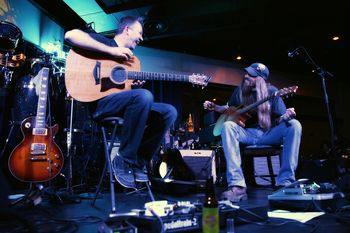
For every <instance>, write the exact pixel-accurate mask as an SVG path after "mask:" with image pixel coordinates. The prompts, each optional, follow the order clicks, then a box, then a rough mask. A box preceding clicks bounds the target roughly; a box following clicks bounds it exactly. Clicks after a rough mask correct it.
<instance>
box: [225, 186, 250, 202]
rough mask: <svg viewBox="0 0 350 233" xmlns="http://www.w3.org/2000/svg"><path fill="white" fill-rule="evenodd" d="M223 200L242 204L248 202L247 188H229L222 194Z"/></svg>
mask: <svg viewBox="0 0 350 233" xmlns="http://www.w3.org/2000/svg"><path fill="white" fill-rule="evenodd" d="M221 199H222V200H229V201H231V202H240V201H243V200H247V199H248V196H247V188H245V187H240V186H232V187H229V188H228V189H227V190H226V191H225V192H223V193H222V194H221Z"/></svg>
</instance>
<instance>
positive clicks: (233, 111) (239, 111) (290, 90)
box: [213, 86, 298, 136]
mask: <svg viewBox="0 0 350 233" xmlns="http://www.w3.org/2000/svg"><path fill="white" fill-rule="evenodd" d="M297 90H298V86H291V87H286V88H282V89H280V90H278V91H276V92H275V93H273V94H272V95H270V96H267V97H266V98H264V99H262V100H259V101H257V102H255V103H253V104H250V105H248V106H245V107H238V108H236V107H233V106H231V107H229V108H228V109H226V110H225V111H224V112H223V113H222V114H221V115H220V117H219V119H218V120H217V121H216V123H215V126H214V129H213V135H214V136H219V135H220V134H221V129H222V125H223V124H224V122H226V121H233V122H236V123H237V124H238V125H240V126H242V127H245V122H246V121H247V120H248V119H249V118H250V117H251V116H250V114H249V112H250V111H251V110H252V109H254V108H256V107H257V106H259V105H260V104H262V103H264V102H266V101H268V100H270V99H272V98H274V97H276V96H280V97H286V96H289V95H292V94H294V93H295V92H296V91H297Z"/></svg>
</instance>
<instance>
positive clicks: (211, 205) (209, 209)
mask: <svg viewBox="0 0 350 233" xmlns="http://www.w3.org/2000/svg"><path fill="white" fill-rule="evenodd" d="M219 225H220V224H219V205H218V201H217V199H216V195H215V186H214V182H213V177H212V176H211V177H210V178H208V179H207V182H206V191H205V198H204V202H203V209H202V229H203V233H218V232H219Z"/></svg>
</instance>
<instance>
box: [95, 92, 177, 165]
mask: <svg viewBox="0 0 350 233" xmlns="http://www.w3.org/2000/svg"><path fill="white" fill-rule="evenodd" d="M108 116H119V117H122V118H124V125H123V128H122V136H121V142H120V148H119V154H120V155H121V156H122V157H123V158H124V160H126V161H128V162H129V163H132V164H136V165H140V166H143V165H145V163H146V162H148V161H149V160H150V159H151V158H152V156H153V155H154V154H155V153H156V152H157V150H158V149H159V146H160V143H161V141H162V139H163V137H164V135H165V133H166V131H167V129H169V128H170V126H171V125H172V124H173V123H174V121H175V120H176V117H177V111H176V109H175V108H174V107H173V106H172V105H170V104H165V103H155V102H153V95H152V93H151V92H150V91H148V90H146V89H133V90H127V91H123V92H120V93H115V94H111V95H108V96H106V97H104V98H103V99H101V100H99V101H98V103H97V106H96V110H95V112H94V114H93V117H94V118H95V119H96V118H104V117H108Z"/></svg>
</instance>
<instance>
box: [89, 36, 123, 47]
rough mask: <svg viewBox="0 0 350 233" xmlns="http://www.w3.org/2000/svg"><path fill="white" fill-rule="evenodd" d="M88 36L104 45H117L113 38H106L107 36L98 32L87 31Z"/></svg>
mask: <svg viewBox="0 0 350 233" xmlns="http://www.w3.org/2000/svg"><path fill="white" fill-rule="evenodd" d="M89 36H90V37H92V38H93V39H95V40H97V41H99V42H101V43H103V44H105V45H108V46H111V47H118V45H117V43H116V42H115V40H114V39H111V38H108V37H105V36H103V35H101V34H98V33H89Z"/></svg>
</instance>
